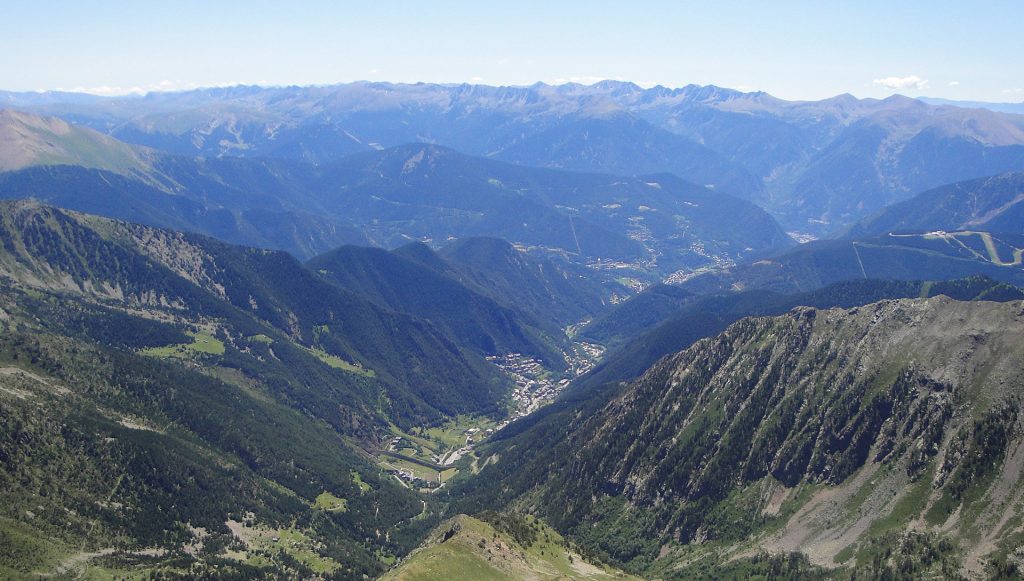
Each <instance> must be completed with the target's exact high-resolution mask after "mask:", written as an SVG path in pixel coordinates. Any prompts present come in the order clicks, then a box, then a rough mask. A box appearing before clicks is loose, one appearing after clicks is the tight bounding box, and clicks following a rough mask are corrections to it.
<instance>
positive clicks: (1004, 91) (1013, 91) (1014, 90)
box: [1002, 87, 1024, 95]
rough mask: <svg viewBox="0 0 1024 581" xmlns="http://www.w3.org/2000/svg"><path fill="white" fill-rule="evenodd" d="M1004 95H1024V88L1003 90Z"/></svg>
mask: <svg viewBox="0 0 1024 581" xmlns="http://www.w3.org/2000/svg"><path fill="white" fill-rule="evenodd" d="M1002 92H1003V94H1004V95H1013V94H1016V93H1024V87H1017V88H1016V89H1003V91H1002Z"/></svg>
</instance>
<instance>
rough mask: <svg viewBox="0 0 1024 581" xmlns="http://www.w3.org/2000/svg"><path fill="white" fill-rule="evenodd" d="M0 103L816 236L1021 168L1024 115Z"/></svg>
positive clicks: (179, 149)
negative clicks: (493, 173) (708, 204)
mask: <svg viewBox="0 0 1024 581" xmlns="http://www.w3.org/2000/svg"><path fill="white" fill-rule="evenodd" d="M0 103H3V104H4V105H3V106H6V107H10V108H17V109H22V110H28V111H32V112H36V113H40V114H44V115H52V116H59V117H61V118H62V119H65V120H67V121H71V122H75V123H81V124H84V125H88V126H90V127H92V128H94V129H96V130H98V131H100V132H102V133H107V134H109V135H111V136H114V137H116V138H118V139H120V140H123V141H126V142H130V143H136V144H141V145H146V146H149V147H152V148H155V149H159V150H163V151H165V152H170V153H175V154H180V155H186V156H196V155H202V156H208V157H218V156H241V157H264V158H266V157H272V158H286V159H299V160H305V161H308V162H312V163H321V164H322V163H328V162H331V161H334V160H337V159H338V158H340V157H343V156H345V155H348V154H351V153H357V152H365V151H371V150H373V149H380V148H388V147H394V146H398V145H402V144H405V143H409V142H430V143H435V144H439V145H444V146H447V147H451V148H453V149H455V150H458V151H461V152H463V153H466V154H470V155H476V156H483V157H489V158H493V159H498V160H504V161H511V162H516V163H525V164H531V165H540V166H544V167H551V168H561V169H572V170H581V171H599V172H606V173H615V174H623V175H638V174H648V173H658V172H670V173H675V174H677V175H678V176H680V177H682V178H683V179H686V180H689V181H693V182H695V183H698V184H701V185H710V186H713V187H714V188H715V189H716V190H718V191H722V192H726V193H731V194H734V195H737V196H740V197H743V198H746V199H749V200H752V201H755V202H757V203H758V204H761V205H763V206H764V207H766V208H767V209H768V210H769V211H771V212H772V213H773V214H774V215H776V216H777V217H778V218H779V219H780V220H781V221H782V222H783V224H784V225H785V226H786V227H787V228H788V229H793V230H797V231H801V232H811V233H814V234H817V235H822V234H825V233H830V232H835V231H837V230H839V229H841V228H842V227H844V226H848V225H849V224H851V223H853V222H854V221H856V220H858V219H860V218H862V217H864V216H866V215H868V214H870V213H872V212H874V211H877V210H878V209H880V208H881V207H883V206H885V205H886V204H889V203H892V202H895V201H899V200H902V199H905V198H907V197H909V196H910V195H912V194H914V193H917V192H920V191H923V190H926V189H929V188H933V187H937V186H940V185H942V184H945V183H951V182H954V181H960V180H965V179H971V178H978V177H982V176H987V175H995V174H998V173H1002V172H1006V171H1021V170H1024V116H1021V115H1015V114H1011V113H1008V112H997V111H993V110H991V109H980V108H965V107H959V106H953V105H948V104H928V103H925V102H923V101H921V100H915V99H909V98H906V97H901V96H894V97H891V98H888V99H884V100H876V99H861V100H858V99H856V98H854V97H852V96H850V95H840V96H837V97H833V98H831V99H825V100H822V101H815V102H790V101H783V100H781V99H777V98H775V97H772V96H771V95H768V94H766V93H762V92H754V93H743V92H739V91H734V90H729V89H722V88H719V87H714V86H697V85H690V86H686V87H683V88H679V89H668V88H665V87H654V88H651V89H643V88H640V87H638V86H637V85H635V84H632V83H623V82H615V81H604V82H601V83H597V84H595V85H591V86H583V85H576V84H567V85H559V86H549V85H544V84H541V83H539V84H536V85H532V86H529V87H489V86H483V85H435V84H423V83H420V84H415V85H400V84H388V83H368V82H360V83H351V84H346V85H336V86H329V87H278V88H262V87H233V88H226V89H203V90H196V91H188V92H181V93H154V94H150V95H147V96H145V97H135V96H132V97H118V98H97V97H91V96H82V95H73V94H36V93H3V94H0ZM968 105H972V104H968Z"/></svg>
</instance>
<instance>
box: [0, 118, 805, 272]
mask: <svg viewBox="0 0 1024 581" xmlns="http://www.w3.org/2000/svg"><path fill="white" fill-rule="evenodd" d="M47 123H50V124H54V123H61V124H62V123H63V122H60V121H54V120H50V121H47V120H45V119H41V118H36V117H31V116H25V115H20V114H19V115H13V114H9V115H7V116H5V117H3V118H0V125H4V126H6V127H7V128H8V129H7V131H8V132H10V133H12V134H14V135H19V136H24V137H21V138H20V140H12V141H11V142H10V143H8V144H7V145H8V147H9V148H11V149H12V150H13V149H18V150H24V149H27V148H28V147H29V146H30V145H31V143H34V142H35V141H37V140H38V138H37V137H36V133H32V132H31V131H30V130H29V129H26V128H33V127H37V126H41V125H42V126H45V125H46V124H47ZM49 140H50V142H51V143H53V144H55V145H54V147H58V148H60V149H61V150H62V151H64V152H66V153H65V157H66V159H64V158H62V159H61V160H59V161H51V160H49V159H46V158H38V159H36V160H35V161H34V162H31V163H32V165H31V166H30V167H25V168H24V169H19V170H16V171H8V172H3V173H0V197H3V198H28V197H33V198H36V199H38V200H41V201H44V202H47V203H52V204H57V205H60V206H63V207H67V208H71V209H75V210H79V211H84V212H93V213H100V214H105V215H108V216H112V217H115V218H121V219H126V220H134V221H139V222H144V223H148V224H152V225H157V226H163V227H169V228H176V229H179V230H191V231H197V232H202V233H206V234H210V235H213V236H216V237H218V238H221V239H223V240H226V241H229V242H233V243H239V244H248V245H254V246H265V247H270V248H279V249H284V250H287V251H289V252H292V253H293V254H295V255H296V256H299V257H302V258H308V257H311V256H313V255H316V254H320V253H322V252H325V251H327V250H329V249H331V248H334V247H337V246H339V245H341V244H353V243H354V244H363V245H366V244H373V245H377V246H383V247H385V248H395V247H397V246H401V245H403V244H406V243H408V242H409V241H413V240H418V241H425V242H429V243H431V244H433V245H434V246H435V247H438V246H442V245H445V244H447V243H448V242H449V241H451V240H456V239H458V238H462V237H471V236H497V237H501V238H504V239H507V240H509V241H512V242H515V243H517V244H522V245H524V246H528V247H534V248H537V249H541V250H543V251H545V252H554V253H561V254H564V255H567V256H571V257H573V259H574V260H576V261H577V262H580V263H588V262H596V261H605V262H620V263H629V264H630V265H631V266H632V267H633V268H634V269H638V270H643V271H649V272H654V273H662V274H669V273H671V272H674V271H675V270H679V269H692V268H695V267H699V266H703V265H708V264H713V263H718V262H730V261H732V260H735V259H739V258H742V257H744V256H749V255H756V254H763V253H766V252H771V251H775V250H778V249H782V248H786V247H788V246H791V245H792V244H793V242H792V240H790V239H789V238H788V237H787V236H786V234H785V233H784V232H783V231H782V229H781V228H780V227H779V225H778V224H777V223H776V222H775V221H774V220H773V219H772V218H771V217H770V216H769V215H768V214H767V213H765V212H764V211H763V210H761V209H760V208H758V207H756V206H755V205H753V204H751V203H750V202H747V201H744V200H741V199H739V198H736V197H733V196H729V195H727V194H723V193H721V192H714V191H711V190H709V189H706V188H704V187H701V186H697V185H694V184H691V183H688V182H685V181H683V180H681V179H679V178H677V177H675V176H673V175H669V174H659V175H652V176H646V177H621V176H613V175H607V174H592V173H579V172H568V171H558V170H548V169H539V168H531V167H525V166H517V165H512V164H508V163H503V162H498V161H493V160H489V159H483V158H476V157H470V156H466V155H462V154H459V153H457V152H455V151H452V150H449V149H446V148H443V147H439V146H433V145H416V144H414V145H403V146H398V147H394V148H391V149H387V150H383V151H370V152H366V153H360V154H353V155H350V156H348V157H345V158H342V159H340V160H338V161H335V162H331V163H326V164H323V165H312V164H309V163H305V162H302V161H297V160H287V159H277V160H273V159H248V158H231V157H224V158H220V159H204V158H188V157H181V156H173V155H167V154H157V153H155V152H153V151H152V150H138V152H137V155H136V156H135V157H131V156H129V157H127V158H125V157H124V155H120V154H122V153H124V152H127V154H135V153H136V150H135V149H133V148H132V147H130V146H127V145H125V144H122V143H119V142H116V141H113V140H110V139H109V138H107V137H104V136H101V135H99V134H97V133H95V132H94V131H92V130H89V129H82V128H77V127H76V128H73V129H71V128H69V132H68V133H63V134H61V135H59V136H54V137H51V138H49ZM22 142H27V143H22ZM83 142H84V143H87V144H89V146H88V147H84V146H80V144H81V143H83ZM107 142H109V144H110V146H111V147H110V149H111V151H112V153H111V154H110V155H109V156H101V155H98V154H97V153H96V152H97V151H99V148H98V147H97V146H96V144H97V143H102V144H106V143H107ZM115 153H116V154H118V155H117V156H115V155H114V154H115ZM127 154H125V155H127ZM109 159H114V160H116V161H118V162H120V161H121V160H123V159H129V160H131V161H132V162H133V163H130V164H129V163H114V162H111V161H108V160H109ZM94 160H96V161H95V162H94Z"/></svg>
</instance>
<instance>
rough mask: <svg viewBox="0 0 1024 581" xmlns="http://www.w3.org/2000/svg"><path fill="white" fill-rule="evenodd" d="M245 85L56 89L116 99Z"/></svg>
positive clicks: (170, 84)
mask: <svg viewBox="0 0 1024 581" xmlns="http://www.w3.org/2000/svg"><path fill="white" fill-rule="evenodd" d="M243 84H246V83H239V82H238V81H228V82H226V83H215V84H211V85H200V84H199V83H183V82H181V81H170V80H163V81H160V82H158V83H153V84H150V85H146V86H145V87H120V86H110V85H100V86H96V87H74V88H72V89H65V88H58V89H56V90H57V91H61V92H67V93H87V94H89V95H98V96H101V97H118V96H124V95H145V94H147V93H167V92H173V91H192V90H195V89H200V88H206V89H223V88H226V87H237V86H239V85H243ZM255 84H260V85H265V84H267V82H266V81H259V82H257V83H255Z"/></svg>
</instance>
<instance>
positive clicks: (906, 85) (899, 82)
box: [871, 75, 928, 89]
mask: <svg viewBox="0 0 1024 581" xmlns="http://www.w3.org/2000/svg"><path fill="white" fill-rule="evenodd" d="M871 84H873V85H875V86H876V87H885V88H887V89H927V88H928V80H927V79H922V78H921V77H919V76H917V75H910V76H909V77H885V78H884V79H875V80H874V81H872V82H871Z"/></svg>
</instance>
